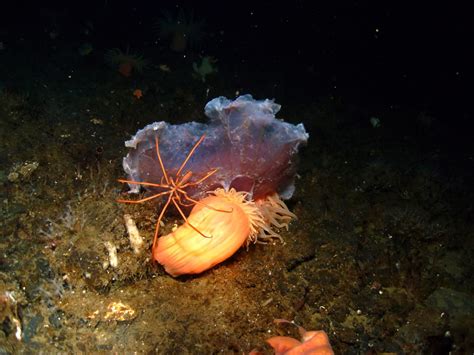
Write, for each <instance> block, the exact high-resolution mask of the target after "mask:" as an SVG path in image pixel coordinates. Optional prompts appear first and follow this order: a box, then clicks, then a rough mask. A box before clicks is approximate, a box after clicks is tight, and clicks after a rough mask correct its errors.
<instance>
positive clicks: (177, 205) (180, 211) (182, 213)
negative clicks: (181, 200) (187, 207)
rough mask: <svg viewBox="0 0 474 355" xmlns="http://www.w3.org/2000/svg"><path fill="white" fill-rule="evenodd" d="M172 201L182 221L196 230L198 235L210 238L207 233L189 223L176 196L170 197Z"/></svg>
mask: <svg viewBox="0 0 474 355" xmlns="http://www.w3.org/2000/svg"><path fill="white" fill-rule="evenodd" d="M172 201H173V204H174V206H175V207H176V209H177V210H178V212H179V214H180V215H181V217H183V219H184V221H185V222H186V223H187V224H188V225H189V226H190V227H191V228H192V229H194V230H195V231H196V232H198V233H199V234H200V235H202V236H203V237H204V238H212V236H211V237H208V236H207V235H205V234H204V233H203V232H201V231H200V230H199V229H197V228H196V227H194V226H193V225H192V224H191V223H189V221H188V219H187V218H186V216H185V215H184V212H183V210H182V209H181V207H179V204H178V203H177V202H176V198H174V197H173V198H172Z"/></svg>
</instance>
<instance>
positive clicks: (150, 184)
mask: <svg viewBox="0 0 474 355" xmlns="http://www.w3.org/2000/svg"><path fill="white" fill-rule="evenodd" d="M117 181H118V182H123V183H125V184H135V185H144V186H154V187H162V188H164V189H167V188H169V186H168V185H164V184H157V183H154V182H145V181H134V180H125V179H118V180H117Z"/></svg>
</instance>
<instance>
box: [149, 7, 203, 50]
mask: <svg viewBox="0 0 474 355" xmlns="http://www.w3.org/2000/svg"><path fill="white" fill-rule="evenodd" d="M203 26H204V21H202V20H200V21H197V20H195V19H194V13H193V12H192V11H189V12H188V13H186V11H184V10H183V9H180V10H179V12H178V14H177V15H176V16H173V15H172V14H171V13H170V12H164V13H163V16H162V17H161V18H160V19H159V20H158V22H157V24H156V28H157V32H158V33H159V35H160V36H161V37H164V38H170V40H171V43H170V49H171V50H173V51H175V52H184V51H185V50H186V48H187V47H188V45H190V46H194V45H196V43H198V42H199V41H200V40H201V39H202V37H203V32H202V27H203Z"/></svg>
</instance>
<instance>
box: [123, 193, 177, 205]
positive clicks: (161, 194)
mask: <svg viewBox="0 0 474 355" xmlns="http://www.w3.org/2000/svg"><path fill="white" fill-rule="evenodd" d="M170 193H171V191H163V192H160V193H159V194H155V195H151V196H148V197H145V198H142V199H140V200H117V202H123V203H142V202H145V201H150V200H153V199H154V198H157V197H160V196H163V195H166V194H170Z"/></svg>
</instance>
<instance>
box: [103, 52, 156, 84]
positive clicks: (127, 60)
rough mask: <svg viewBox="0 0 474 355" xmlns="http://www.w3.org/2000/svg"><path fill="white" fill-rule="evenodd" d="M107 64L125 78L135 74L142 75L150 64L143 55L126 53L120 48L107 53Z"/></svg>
mask: <svg viewBox="0 0 474 355" xmlns="http://www.w3.org/2000/svg"><path fill="white" fill-rule="evenodd" d="M104 57H105V62H106V63H107V64H108V65H110V66H111V67H113V68H117V70H118V72H119V73H120V74H122V75H123V76H125V77H129V76H131V75H132V73H133V72H138V73H141V72H142V71H143V70H144V69H146V67H147V66H148V64H149V61H148V60H147V59H144V58H143V57H142V56H141V55H138V54H130V53H129V52H128V49H127V52H126V53H124V52H122V51H121V50H120V49H119V48H113V49H110V50H108V51H107V53H105V56H104Z"/></svg>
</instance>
